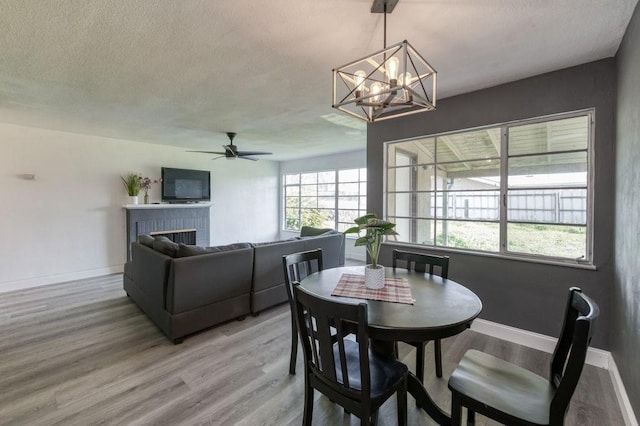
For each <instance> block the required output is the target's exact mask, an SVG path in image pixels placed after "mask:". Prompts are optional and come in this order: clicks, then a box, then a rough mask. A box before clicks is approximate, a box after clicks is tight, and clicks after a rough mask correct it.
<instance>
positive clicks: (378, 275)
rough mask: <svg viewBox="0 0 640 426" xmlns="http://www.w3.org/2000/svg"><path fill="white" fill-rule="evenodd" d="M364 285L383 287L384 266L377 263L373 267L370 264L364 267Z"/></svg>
mask: <svg viewBox="0 0 640 426" xmlns="http://www.w3.org/2000/svg"><path fill="white" fill-rule="evenodd" d="M364 285H365V287H367V288H370V289H373V290H378V289H381V288H383V287H384V266H382V265H378V267H377V268H375V269H374V268H373V266H372V265H367V266H365V267H364Z"/></svg>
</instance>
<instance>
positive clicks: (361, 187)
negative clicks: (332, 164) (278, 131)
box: [281, 167, 367, 237]
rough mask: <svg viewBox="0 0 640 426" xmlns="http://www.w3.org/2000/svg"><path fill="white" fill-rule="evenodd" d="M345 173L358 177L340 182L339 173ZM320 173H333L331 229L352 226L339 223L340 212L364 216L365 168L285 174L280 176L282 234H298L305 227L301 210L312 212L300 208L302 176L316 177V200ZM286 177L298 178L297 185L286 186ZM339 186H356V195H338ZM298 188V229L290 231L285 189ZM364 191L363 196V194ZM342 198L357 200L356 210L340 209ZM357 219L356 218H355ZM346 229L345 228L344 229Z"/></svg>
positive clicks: (365, 195) (317, 208)
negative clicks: (332, 217)
mask: <svg viewBox="0 0 640 426" xmlns="http://www.w3.org/2000/svg"><path fill="white" fill-rule="evenodd" d="M345 171H356V172H357V174H358V176H357V179H356V180H341V179H340V172H345ZM322 173H333V174H334V180H333V185H334V193H333V195H332V197H333V209H332V211H333V214H334V223H333V228H334V229H337V230H340V225H341V224H345V225H348V226H347V227H349V226H352V223H351V222H349V223H346V222H341V221H340V212H341V211H350V212H352V211H358V216H361V215H364V214H366V197H367V194H366V193H367V168H366V167H345V168H339V169H328V170H325V169H323V170H315V171H300V172H285V173H283V174H282V177H281V178H282V212H283V214H282V221H281V227H282V229H281V230H282V231H283V232H299V231H300V228H301V227H302V226H305V225H304V224H303V223H302V211H303V210H314V209H313V208H306V207H303V206H302V203H301V199H302V197H303V196H302V186H303V184H302V175H307V174H315V175H316V183H315V185H316V198H318V197H319V196H318V191H317V188H318V186H319V185H321V183H319V181H318V179H317V178H318V176H319V175H320V174H322ZM288 176H298V183H297V184H287V177H288ZM363 176H364V180H363ZM341 184H354V185H356V186H357V188H358V189H357V194H356V195H342V194H341V193H340V185H341ZM296 186H297V187H298V188H299V190H298V206H297V210H298V219H297V221H298V223H299V226H300V228H298V229H290V228H287V187H296ZM362 191H364V194H363V192H362ZM324 197H329V196H326V195H325V196H324ZM342 197H355V198H357V199H358V208H357V209H352V208H342V209H341V208H340V199H341V198H342ZM363 198H364V202H363ZM363 204H364V205H363ZM315 209H316V210H329V209H328V208H319V207H316V208H315ZM356 217H357V216H356ZM345 229H346V228H345ZM347 237H350V236H349V235H347Z"/></svg>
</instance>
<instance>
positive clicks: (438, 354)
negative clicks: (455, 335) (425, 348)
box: [433, 339, 442, 377]
mask: <svg viewBox="0 0 640 426" xmlns="http://www.w3.org/2000/svg"><path fill="white" fill-rule="evenodd" d="M433 344H434V347H433V354H434V356H435V359H436V376H438V377H442V341H441V340H440V339H438V340H434V341H433Z"/></svg>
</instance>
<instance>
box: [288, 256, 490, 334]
mask: <svg viewBox="0 0 640 426" xmlns="http://www.w3.org/2000/svg"><path fill="white" fill-rule="evenodd" d="M342 274H356V275H364V269H363V266H345V267H339V268H332V269H325V270H323V271H320V272H316V273H314V274H311V275H309V276H308V277H306V278H305V279H303V280H302V282H301V283H300V286H301V287H302V288H304V289H305V290H307V291H309V292H311V293H314V294H316V295H317V296H320V297H325V298H330V299H334V300H337V301H343V302H348V303H362V302H364V303H366V304H367V305H368V309H367V311H368V320H369V329H370V336H371V337H372V338H376V339H380V340H403V341H426V340H433V339H440V338H445V337H449V336H453V335H455V334H458V333H460V332H461V331H463V330H464V329H466V328H467V327H468V326H469V325H470V324H471V322H472V321H473V320H474V319H475V318H476V317H477V316H478V315H480V312H481V311H482V302H481V301H480V299H479V298H478V296H476V294H475V293H473V292H472V291H471V290H469V289H468V288H466V287H464V286H462V285H460V284H458V283H456V282H455V281H453V280H450V279H443V278H441V277H439V276H437V275H430V274H424V273H420V272H414V271H407V270H406V269H403V268H397V269H394V268H392V267H385V276H386V277H388V278H406V279H407V281H408V282H409V285H410V287H411V294H412V296H413V299H414V304H413V305H408V304H403V303H393V302H382V301H377V300H367V299H355V298H349V297H341V296H340V297H338V296H331V293H332V292H333V290H334V289H335V287H336V285H337V284H338V282H339V281H340V277H341V276H342Z"/></svg>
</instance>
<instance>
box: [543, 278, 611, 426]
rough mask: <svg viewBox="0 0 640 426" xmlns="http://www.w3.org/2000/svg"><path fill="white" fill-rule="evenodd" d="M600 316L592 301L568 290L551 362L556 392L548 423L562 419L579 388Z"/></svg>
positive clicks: (573, 289) (552, 381)
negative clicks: (565, 306)
mask: <svg viewBox="0 0 640 426" xmlns="http://www.w3.org/2000/svg"><path fill="white" fill-rule="evenodd" d="M599 314H600V309H599V308H598V305H597V304H596V303H595V302H594V301H593V300H592V299H591V298H589V297H588V296H587V295H585V294H583V293H582V291H581V290H580V289H579V288H577V287H572V288H571V289H570V291H569V299H568V300H567V308H566V311H565V318H564V323H563V325H562V331H561V333H560V338H559V339H558V343H557V344H556V348H555V350H554V353H553V358H552V360H551V377H550V381H551V383H552V384H553V386H554V387H555V388H556V393H555V395H554V397H553V400H552V402H551V412H550V419H551V420H554V419H555V420H557V421H561V420H562V419H564V416H565V414H566V410H567V408H568V406H569V400H570V399H571V396H572V395H573V392H574V391H575V388H576V386H577V385H578V380H579V379H580V374H581V373H582V369H583V367H584V363H585V359H586V356H587V350H588V348H589V344H590V343H591V337H592V335H593V330H594V325H595V322H596V319H597V318H598V316H599Z"/></svg>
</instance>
